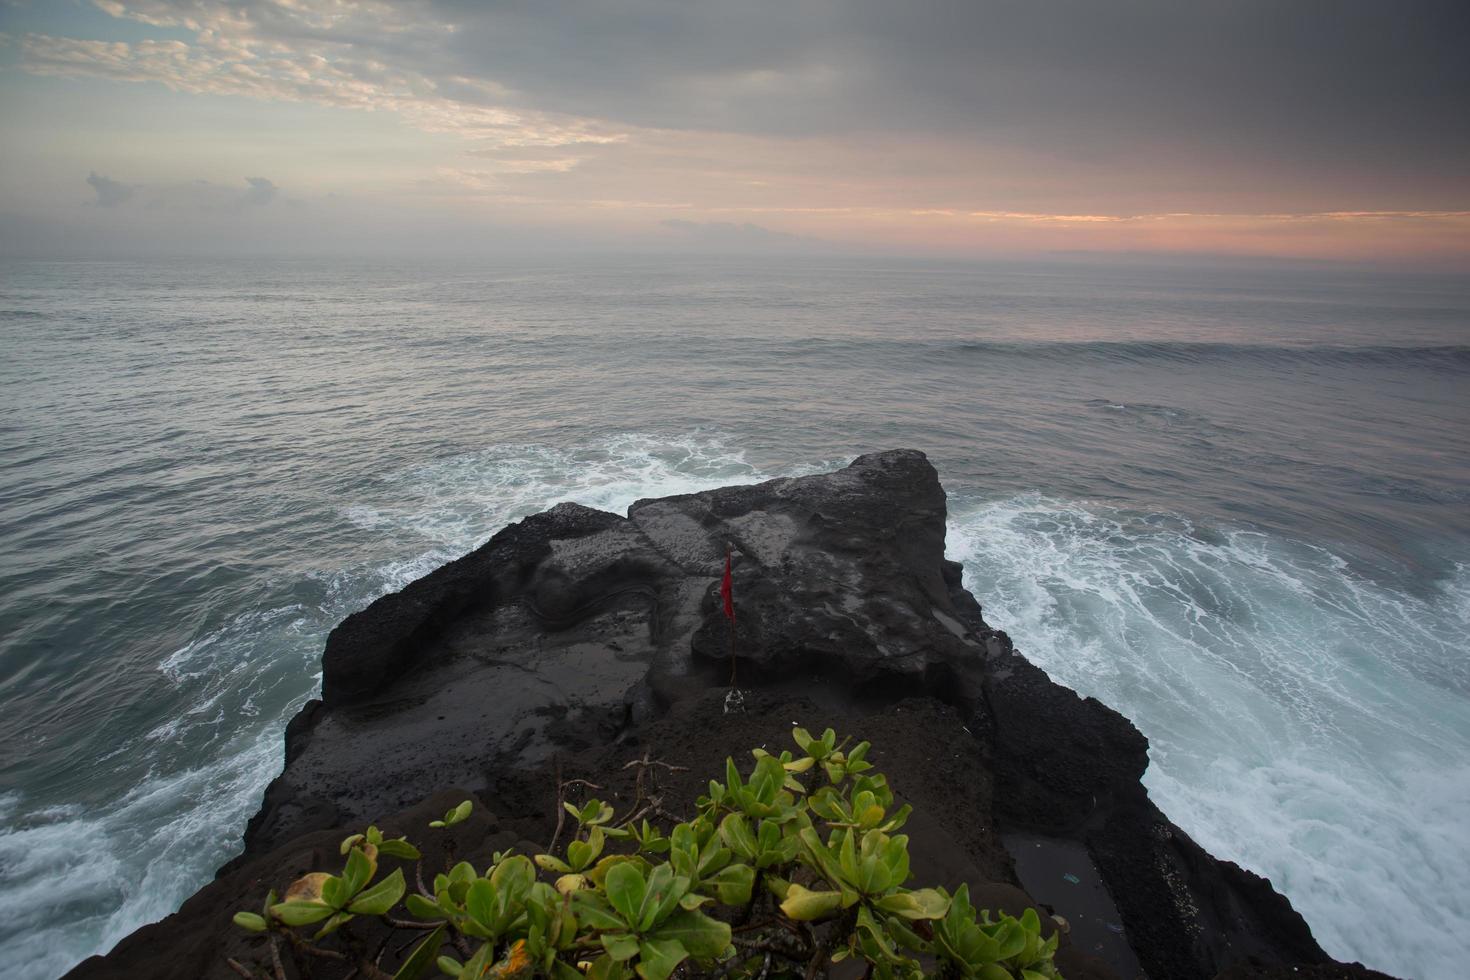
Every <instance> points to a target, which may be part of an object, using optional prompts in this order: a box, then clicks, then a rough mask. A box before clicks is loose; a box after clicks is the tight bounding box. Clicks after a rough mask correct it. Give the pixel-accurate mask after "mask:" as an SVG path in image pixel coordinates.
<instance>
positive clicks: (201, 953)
mask: <svg viewBox="0 0 1470 980" xmlns="http://www.w3.org/2000/svg"><path fill="white" fill-rule="evenodd" d="M944 536H945V496H944V491H943V489H942V488H941V487H940V485H939V479H938V475H937V474H936V473H935V471H934V468H933V467H932V466H931V465H930V464H929V462H928V461H927V460H926V459H925V458H924V456H923V454H921V453H918V452H913V451H896V452H888V453H880V454H874V455H869V456H863V457H860V458H859V459H857V460H856V461H855V462H854V463H853V464H852V465H851V466H849V467H848V468H846V469H844V470H840V471H838V472H836V473H832V474H827V475H823V476H813V477H804V478H800V479H785V480H773V481H771V482H768V483H763V484H760V485H757V486H741V487H731V488H726V489H722V490H715V491H710V492H707V493H700V494H690V495H686V496H678V497H668V498H663V499H658V500H642V501H639V502H638V503H636V504H634V505H633V507H632V508H630V510H629V514H628V516H627V517H626V518H624V517H619V516H617V515H614V514H607V513H602V512H599V511H595V510H590V509H588V508H586V507H581V506H578V505H575V504H561V505H559V506H557V507H554V508H552V509H551V510H549V511H547V512H545V513H542V514H538V515H536V516H534V517H530V518H527V519H526V520H524V521H522V522H520V523H519V524H515V525H512V526H510V527H508V528H506V529H505V530H503V531H501V532H500V533H499V534H497V535H495V537H494V538H492V539H491V540H490V541H489V542H488V543H487V544H485V545H484V546H483V547H481V548H479V549H478V550H476V551H475V552H473V553H471V554H469V555H466V556H465V557H464V558H461V559H460V560H458V561H456V562H453V563H451V564H449V565H446V566H444V567H443V568H440V569H439V570H438V571H436V572H434V573H432V574H430V575H428V576H426V577H425V578H423V579H420V580H419V581H417V582H414V583H413V584H412V585H410V586H408V587H407V588H405V589H404V590H403V591H402V592H399V593H396V594H394V595H390V596H385V597H383V598H381V599H379V600H378V601H376V602H374V603H373V604H372V605H371V606H369V607H368V608H367V609H365V610H363V611H362V612H359V613H356V614H354V615H352V616H350V617H349V618H348V619H347V620H346V621H344V622H343V623H342V624H341V625H340V626H339V627H338V628H337V629H336V630H335V631H334V632H333V633H332V635H331V637H330V638H329V640H328V641H327V647H326V652H325V654H324V658H323V660H324V676H323V685H322V687H323V695H322V700H321V701H313V702H311V703H309V704H308V705H307V706H306V708H305V709H303V711H302V712H301V713H300V714H299V715H298V716H297V717H296V718H295V719H294V720H293V721H292V723H291V725H290V726H289V727H288V729H287V732H286V766H285V770H284V771H283V772H282V774H281V775H280V777H279V778H277V779H276V780H275V781H274V782H273V783H272V784H271V786H270V788H269V789H268V790H267V792H266V795H265V800H264V803H263V805H262V807H261V809H260V811H259V813H257V815H256V816H255V817H254V819H252V820H251V821H250V824H249V827H248V828H247V830H246V833H245V848H244V853H243V854H242V855H241V856H240V857H239V858H237V859H236V860H235V861H233V862H231V863H230V864H229V865H227V866H226V867H225V868H223V869H221V872H220V877H219V878H218V880H216V882H215V883H214V884H212V885H210V886H208V887H206V888H205V889H203V890H202V891H201V892H200V893H199V894H198V895H196V896H195V897H194V898H193V899H191V900H190V901H189V902H188V903H186V904H185V906H184V907H183V908H182V909H181V910H180V912H179V913H177V914H176V915H174V916H170V917H169V918H168V919H165V920H164V921H163V922H162V923H160V924H158V925H155V926H149V927H147V928H145V929H142V930H140V931H139V932H138V933H135V934H134V935H133V936H131V937H129V938H128V939H127V940H124V942H123V943H121V944H120V945H119V946H118V948H117V949H116V950H114V951H113V953H112V954H110V955H109V956H108V957H105V958H103V957H94V958H92V959H91V960H88V961H87V962H85V963H83V964H82V965H81V966H80V967H78V968H77V970H76V971H74V973H73V974H72V975H73V976H76V977H121V976H141V975H147V976H158V977H167V976H177V977H186V976H187V977H200V976H209V977H214V976H220V977H227V976H232V975H233V974H231V973H229V972H228V971H227V969H226V968H225V967H224V965H223V964H224V958H225V957H226V956H229V955H236V954H235V953H232V952H231V950H236V951H247V952H248V948H249V944H250V943H251V942H258V941H259V940H253V939H250V938H247V937H244V936H242V935H237V934H235V933H234V932H232V931H231V928H230V925H229V915H230V914H231V913H232V912H233V911H235V910H237V909H240V908H246V907H252V906H253V905H255V904H258V902H259V900H260V896H262V895H263V894H264V892H265V890H266V889H267V888H269V887H272V886H274V887H278V888H279V887H283V886H284V885H285V884H287V883H288V882H289V881H290V880H291V878H293V877H294V876H295V875H296V874H298V873H299V872H301V871H305V870H308V869H335V865H334V864H333V863H332V862H333V860H334V858H335V854H334V853H333V852H332V851H330V849H328V850H323V848H327V847H328V845H330V844H332V843H334V842H335V841H336V840H338V839H340V836H341V835H342V834H343V833H345V832H346V829H348V828H350V829H359V828H360V827H361V826H362V825H364V824H366V823H367V822H369V821H378V822H380V823H386V824H387V825H388V826H389V827H390V828H392V829H395V830H402V831H404V832H409V833H412V834H415V835H417V836H419V837H424V836H426V835H425V833H424V830H423V826H422V825H423V823H424V822H425V821H426V820H427V819H428V818H429V817H430V816H432V815H434V814H435V813H438V812H442V811H443V810H444V809H445V808H446V803H445V801H446V800H449V799H450V797H451V795H452V796H453V799H456V800H457V799H459V798H462V795H463V793H473V794H475V795H476V796H477V798H478V799H479V800H480V801H481V804H482V805H481V807H480V808H478V809H477V813H479V814H481V816H480V817H478V818H477V819H478V821H479V822H478V823H476V824H473V825H471V826H469V827H467V828H463V829H462V830H461V833H460V836H461V838H462V841H461V845H460V846H461V853H463V854H469V853H478V852H481V851H483V852H484V854H485V855H488V854H489V853H490V852H491V851H493V850H494V849H496V848H497V847H504V846H505V845H506V844H507V843H513V842H515V841H517V840H521V839H528V840H529V841H531V842H537V843H539V844H540V845H541V846H544V845H545V843H546V842H547V841H548V840H549V839H550V837H551V834H552V827H553V825H554V822H555V806H554V797H555V786H554V783H555V779H554V776H553V771H554V766H556V767H560V771H562V772H563V774H564V775H565V776H566V777H572V776H578V777H583V778H586V779H589V780H592V781H595V782H598V783H601V784H602V785H603V786H604V791H603V792H601V793H600V794H599V795H602V796H603V797H604V798H609V797H611V798H612V799H613V801H614V802H615V803H616V802H617V801H618V799H620V798H621V799H624V800H625V801H626V798H628V797H630V796H631V792H630V789H631V784H630V780H631V776H629V775H627V774H626V773H624V771H623V768H622V767H623V765H624V764H625V763H626V762H627V761H629V760H631V759H634V758H637V757H638V756H640V755H641V754H642V753H643V752H644V751H650V752H652V753H653V755H654V757H656V758H660V759H663V760H665V761H667V762H671V763H676V764H679V765H687V766H689V767H690V768H691V771H690V773H689V774H688V775H687V776H685V775H677V776H667V777H665V785H664V786H663V787H662V792H663V793H664V794H665V798H666V800H668V801H670V804H669V805H670V806H672V807H673V808H675V809H679V808H681V807H684V806H687V801H690V800H692V799H693V797H694V796H695V795H697V793H698V791H699V789H700V788H701V787H702V785H703V783H704V781H705V780H706V779H707V778H708V776H709V775H710V774H712V773H717V772H718V771H719V770H720V767H721V765H722V763H723V759H724V757H725V756H726V755H736V756H737V757H740V758H745V755H744V753H745V752H746V750H747V749H749V748H750V747H751V746H752V745H758V744H767V745H771V746H773V747H779V746H782V745H783V744H784V743H785V741H786V739H787V737H788V736H787V732H788V731H789V729H790V727H791V725H792V724H793V723H796V722H800V723H801V724H804V725H806V726H808V727H811V728H816V729H820V728H822V727H825V726H827V725H831V726H832V727H835V728H837V729H838V730H839V731H840V732H843V733H852V734H856V735H860V736H861V737H863V738H868V739H871V740H872V741H873V742H874V752H873V756H872V758H873V760H874V761H875V762H876V763H878V764H879V766H880V768H883V769H884V770H885V771H887V772H888V773H889V777H890V780H891V782H892V784H893V785H894V789H895V791H896V792H897V793H898V794H899V795H900V796H901V797H903V798H905V799H907V800H909V801H910V802H912V803H913V804H914V805H915V807H916V811H917V813H916V817H915V820H914V821H913V822H912V823H911V824H910V826H909V828H908V832H909V833H910V834H911V836H912V839H913V843H912V847H913V850H914V870H915V872H916V874H917V875H918V877H920V878H922V879H925V880H926V881H932V882H937V883H946V884H951V885H953V884H957V883H958V882H959V881H962V880H969V881H971V882H972V887H975V885H977V884H978V885H980V887H979V889H978V890H979V892H980V893H981V896H982V901H990V902H992V903H993V904H996V905H1000V906H1002V907H1009V908H1017V909H1018V908H1020V907H1023V906H1024V905H1025V904H1026V903H1028V902H1031V901H1032V900H1033V899H1035V900H1037V901H1040V902H1044V903H1046V904H1047V905H1049V906H1050V907H1051V908H1052V910H1054V911H1055V912H1056V913H1058V914H1060V915H1062V916H1064V917H1066V918H1067V919H1068V920H1069V921H1071V922H1072V924H1073V928H1072V933H1071V940H1072V941H1071V943H1070V948H1068V949H1066V950H1064V953H1063V954H1062V955H1061V957H1060V958H1059V964H1061V966H1062V968H1063V971H1064V972H1065V973H1066V974H1067V975H1068V976H1079V977H1080V976H1107V975H1111V974H1122V975H1128V976H1131V975H1136V974H1138V973H1139V972H1144V973H1146V974H1147V975H1149V976H1151V977H1154V978H1157V980H1164V978H1170V980H1173V978H1193V977H1210V976H1214V975H1215V974H1216V973H1218V972H1220V971H1221V970H1224V969H1227V968H1230V967H1232V966H1235V967H1236V969H1237V970H1245V971H1247V972H1245V973H1241V974H1240V975H1243V976H1244V975H1251V976H1254V975H1263V976H1264V975H1266V973H1264V972H1259V971H1270V970H1273V969H1275V968H1278V967H1285V966H1290V965H1294V964H1296V965H1303V966H1306V965H1311V966H1314V967H1321V968H1327V967H1333V968H1336V965H1335V964H1333V963H1332V961H1331V960H1330V958H1329V957H1327V956H1326V954H1324V953H1323V951H1322V950H1321V948H1320V947H1319V946H1318V945H1317V944H1316V942H1315V941H1314V940H1313V939H1312V936H1311V933H1310V931H1309V930H1308V928H1307V925H1306V923H1305V922H1304V921H1303V920H1302V919H1301V917H1300V916H1299V915H1297V914H1296V913H1295V912H1294V911H1293V910H1292V908H1291V905H1290V903H1289V902H1287V900H1286V899H1285V898H1283V897H1282V896H1280V895H1278V894H1277V893H1276V892H1274V891H1273V890H1272V888H1271V885H1270V883H1269V882H1268V881H1265V880H1264V879H1261V878H1259V877H1257V876H1255V875H1253V874H1251V873H1249V872H1247V871H1244V870H1242V869H1240V868H1238V867H1236V866H1235V865H1233V864H1229V863H1225V862H1220V861H1216V860H1215V859H1213V858H1211V857H1210V856H1209V855H1208V854H1206V853H1205V852H1204V851H1203V850H1202V849H1200V848H1199V847H1198V846H1197V845H1196V844H1194V842H1193V841H1191V840H1190V839H1189V838H1188V837H1187V836H1186V835H1185V834H1184V833H1183V832H1181V831H1180V830H1179V829H1178V828H1177V827H1174V826H1173V825H1172V824H1170V823H1169V821H1168V820H1167V818H1166V817H1164V815H1163V814H1162V813H1160V812H1159V810H1158V809H1157V808H1156V807H1155V806H1154V805H1153V804H1152V803H1151V802H1150V801H1149V798H1148V795H1147V793H1146V792H1145V790H1144V788H1143V786H1142V784H1141V783H1140V781H1139V779H1140V777H1141V776H1142V774H1143V772H1144V769H1145V768H1146V767H1147V765H1148V751H1147V750H1148V743H1147V741H1146V740H1145V739H1144V737H1143V736H1142V735H1141V734H1140V733H1139V732H1138V731H1137V730H1136V729H1135V728H1134V727H1133V726H1132V724H1131V723H1129V721H1128V720H1127V719H1126V718H1124V717H1122V716H1121V715H1119V714H1118V713H1117V712H1115V711H1113V710H1111V709H1109V708H1108V707H1107V706H1105V705H1103V704H1101V703H1099V702H1097V701H1095V700H1093V699H1091V698H1080V697H1078V696H1077V695H1076V694H1075V693H1073V692H1072V691H1070V690H1068V689H1067V688H1064V687H1061V686H1059V685H1057V684H1055V683H1053V682H1052V681H1051V680H1050V679H1049V678H1048V677H1047V676H1046V674H1045V673H1044V672H1042V671H1041V670H1040V669H1038V668H1036V667H1035V666H1033V665H1032V664H1030V663H1029V662H1027V661H1026V660H1025V659H1024V658H1023V657H1021V656H1020V655H1019V654H1018V653H1017V652H1016V651H1015V650H1014V649H1013V647H1012V645H1011V641H1010V639H1009V638H1008V637H1007V636H1006V635H1005V634H1004V633H1002V632H999V631H996V630H992V629H991V628H990V627H989V626H987V624H986V623H985V621H984V619H983V618H982V617H981V609H980V606H979V604H978V603H977V602H976V601H975V599H974V598H973V597H972V596H971V595H970V594H969V593H968V592H966V591H965V590H964V589H963V587H962V586H961V582H960V568H959V566H958V565H957V564H955V563H953V562H947V561H945V559H944ZM727 545H729V546H730V547H732V548H733V549H734V554H735V564H734V584H735V595H736V604H737V610H738V615H739V622H738V628H737V632H736V641H735V649H736V652H737V657H738V662H737V671H738V676H739V681H740V686H741V687H743V688H745V689H747V690H748V691H750V695H749V701H748V704H747V708H746V711H745V712H744V713H741V714H733V715H727V714H725V713H723V711H722V710H721V703H720V698H721V696H722V695H723V693H724V691H725V688H726V687H727V685H728V680H729V673H730V669H731V664H730V639H729V634H728V629H727V624H726V621H725V619H724V618H723V616H722V615H721V612H720V606H719V594H718V584H719V578H720V575H721V573H722V570H723V561H724V556H725V549H726V547H727ZM446 787H458V788H459V790H456V793H458V794H459V795H453V794H444V793H443V792H442V791H443V790H444V789H445V788H446ZM461 791H462V792H461ZM436 793H439V794H440V795H439V796H437V797H435V794H436ZM429 797H433V799H431V800H430V802H429V803H428V804H425V805H420V801H423V800H425V799H426V798H429ZM673 801H681V802H673ZM1008 844H1009V845H1010V847H1011V849H1012V851H1016V853H1017V859H1013V855H1012V851H1008V850H1007V845H1008ZM524 846H526V847H527V848H530V847H533V846H535V845H534V844H530V843H528V844H526V845H524ZM1023 852H1024V853H1023ZM480 863H484V862H483V861H482V862H480ZM1059 868H1066V869H1067V870H1068V873H1069V874H1070V876H1071V877H1070V878H1068V879H1067V880H1069V881H1071V880H1072V879H1076V884H1077V885H1078V886H1079V887H1077V888H1075V889H1073V890H1072V891H1071V892H1068V891H1067V889H1065V888H1058V887H1057V886H1056V885H1055V882H1056V881H1057V880H1059V879H1060V878H1061V877H1062V876H1061V875H1060V874H1058V873H1053V872H1055V871H1056V870H1057V869H1059ZM1018 871H1019V872H1021V877H1019V878H1018ZM1028 878H1030V879H1033V880H1029V881H1028V880H1027V879H1028ZM981 883H983V884H981ZM1018 886H1030V891H1031V893H1032V894H1031V895H1029V896H1028V895H1027V894H1025V893H1024V892H1022V891H1021V890H1020V888H1019V887H1018ZM1089 954H1095V956H1096V958H1094V957H1093V956H1090V955H1089ZM1104 964H1106V965H1104ZM1110 968H1111V970H1110ZM1252 970H1253V971H1258V972H1255V973H1251V972H1248V971H1252ZM1324 975H1326V974H1324Z"/></svg>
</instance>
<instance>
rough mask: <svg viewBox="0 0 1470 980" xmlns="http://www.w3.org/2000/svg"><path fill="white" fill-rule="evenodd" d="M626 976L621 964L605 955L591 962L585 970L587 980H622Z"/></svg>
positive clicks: (626, 973)
mask: <svg viewBox="0 0 1470 980" xmlns="http://www.w3.org/2000/svg"><path fill="white" fill-rule="evenodd" d="M627 975H628V971H627V970H625V969H624V968H623V964H621V963H619V962H618V961H617V960H615V959H613V958H612V957H611V956H607V955H605V954H604V955H602V956H599V957H598V958H597V959H595V960H593V961H592V966H591V967H590V968H588V970H587V980H622V978H623V977H626V976H627Z"/></svg>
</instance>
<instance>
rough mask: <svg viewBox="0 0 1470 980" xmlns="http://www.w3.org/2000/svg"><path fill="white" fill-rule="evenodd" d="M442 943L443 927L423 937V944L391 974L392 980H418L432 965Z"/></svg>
mask: <svg viewBox="0 0 1470 980" xmlns="http://www.w3.org/2000/svg"><path fill="white" fill-rule="evenodd" d="M443 942H444V927H443V926H440V927H439V928H437V929H435V930H434V931H433V932H431V933H429V934H428V936H426V937H424V941H423V942H421V943H419V944H418V945H417V946H415V947H414V951H413V952H412V953H410V954H408V959H406V960H404V961H403V965H402V966H400V967H399V968H398V972H397V973H395V974H393V980H420V978H421V977H422V976H423V975H424V974H425V973H427V972H428V970H429V967H430V965H431V964H433V962H434V954H435V953H437V952H438V951H439V946H440V944H442V943H443ZM455 965H456V966H458V965H459V964H457V963H456V964H455Z"/></svg>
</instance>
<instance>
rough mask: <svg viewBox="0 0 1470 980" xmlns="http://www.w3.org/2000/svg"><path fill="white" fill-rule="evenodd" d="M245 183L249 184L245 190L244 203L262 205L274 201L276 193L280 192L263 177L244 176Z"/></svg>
mask: <svg viewBox="0 0 1470 980" xmlns="http://www.w3.org/2000/svg"><path fill="white" fill-rule="evenodd" d="M245 183H247V184H249V185H250V187H249V188H248V189H247V190H246V191H245V197H244V201H245V203H246V204H254V205H256V206H259V207H264V206H265V205H267V204H269V203H271V202H272V201H274V200H275V199H276V195H277V194H278V193H280V188H279V187H277V186H276V185H275V184H274V183H273V182H272V181H269V180H267V179H266V178H264V177H246V178H245Z"/></svg>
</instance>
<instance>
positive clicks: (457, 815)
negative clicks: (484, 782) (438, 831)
mask: <svg viewBox="0 0 1470 980" xmlns="http://www.w3.org/2000/svg"><path fill="white" fill-rule="evenodd" d="M474 808H475V803H474V801H473V800H465V801H464V802H463V803H461V804H460V805H459V806H457V807H455V808H454V809H453V810H450V811H449V812H448V813H446V814H444V826H446V827H453V826H454V825H455V824H457V823H464V821H465V820H466V818H468V817H469V815H470V811H471V810H473V809H474Z"/></svg>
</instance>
